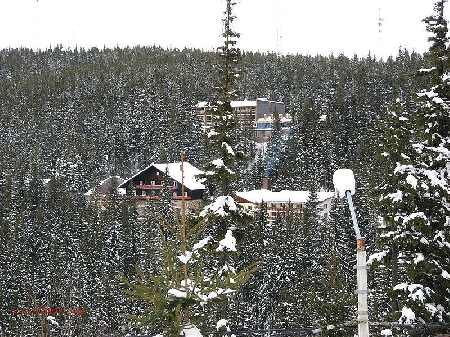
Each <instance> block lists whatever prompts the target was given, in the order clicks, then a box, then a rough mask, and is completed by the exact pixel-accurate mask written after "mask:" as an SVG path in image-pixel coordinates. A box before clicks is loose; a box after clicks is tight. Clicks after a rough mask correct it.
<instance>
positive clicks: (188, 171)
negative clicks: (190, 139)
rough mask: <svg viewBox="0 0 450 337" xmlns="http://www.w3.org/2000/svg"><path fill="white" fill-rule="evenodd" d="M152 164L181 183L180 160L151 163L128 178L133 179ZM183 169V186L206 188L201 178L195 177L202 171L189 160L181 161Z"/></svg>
mask: <svg viewBox="0 0 450 337" xmlns="http://www.w3.org/2000/svg"><path fill="white" fill-rule="evenodd" d="M152 166H154V167H155V168H156V169H158V170H159V171H161V172H163V173H166V170H167V173H168V175H169V177H171V178H172V179H173V180H176V181H177V182H179V183H181V180H182V179H181V178H182V177H181V173H182V172H181V162H175V163H164V164H155V163H153V164H151V165H150V166H148V167H146V168H145V169H143V170H142V171H140V172H138V173H136V174H135V175H134V176H133V177H131V178H130V179H128V180H127V181H129V180H132V179H134V178H135V177H137V176H139V175H140V174H142V173H143V172H145V171H146V170H148V169H149V168H150V167H152ZM183 171H184V186H185V187H187V188H189V189H190V190H204V189H206V187H205V185H203V183H202V182H201V180H199V179H197V178H196V176H197V175H199V174H203V171H202V170H200V169H198V168H196V167H195V166H193V165H192V164H190V163H189V162H184V163H183Z"/></svg>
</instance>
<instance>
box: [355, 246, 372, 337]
mask: <svg viewBox="0 0 450 337" xmlns="http://www.w3.org/2000/svg"><path fill="white" fill-rule="evenodd" d="M356 282H357V286H358V288H357V290H356V293H357V294H358V336H359V337H368V336H369V308H368V305H367V294H368V292H369V291H368V290H367V261H366V239H365V238H359V239H357V240H356Z"/></svg>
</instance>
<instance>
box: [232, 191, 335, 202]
mask: <svg viewBox="0 0 450 337" xmlns="http://www.w3.org/2000/svg"><path fill="white" fill-rule="evenodd" d="M309 194H310V193H309V191H289V190H283V191H280V192H273V191H270V190H266V189H261V190H252V191H246V192H236V195H237V196H238V197H240V198H242V199H245V200H248V201H249V202H252V203H254V204H259V203H261V202H263V201H264V202H277V203H289V202H291V203H306V202H307V201H308V198H309ZM333 196H334V192H317V197H318V200H319V202H323V201H325V200H327V199H330V198H332V197H333Z"/></svg>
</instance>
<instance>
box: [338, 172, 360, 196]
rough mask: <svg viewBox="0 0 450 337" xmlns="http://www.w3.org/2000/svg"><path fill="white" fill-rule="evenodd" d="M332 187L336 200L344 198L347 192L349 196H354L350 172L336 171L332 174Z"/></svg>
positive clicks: (353, 180)
mask: <svg viewBox="0 0 450 337" xmlns="http://www.w3.org/2000/svg"><path fill="white" fill-rule="evenodd" d="M333 185H334V189H335V191H336V196H337V197H338V198H345V197H346V192H347V191H350V193H351V195H353V194H355V177H354V176H353V172H352V170H349V169H339V170H336V171H335V172H334V174H333Z"/></svg>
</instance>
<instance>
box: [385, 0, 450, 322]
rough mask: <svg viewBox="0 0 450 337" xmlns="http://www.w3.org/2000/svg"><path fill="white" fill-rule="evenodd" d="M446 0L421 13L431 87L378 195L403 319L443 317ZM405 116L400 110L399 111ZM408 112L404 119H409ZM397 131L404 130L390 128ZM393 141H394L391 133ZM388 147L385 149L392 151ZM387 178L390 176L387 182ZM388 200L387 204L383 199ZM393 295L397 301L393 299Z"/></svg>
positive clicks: (446, 212) (441, 319)
mask: <svg viewBox="0 0 450 337" xmlns="http://www.w3.org/2000/svg"><path fill="white" fill-rule="evenodd" d="M444 3H445V1H438V2H437V3H436V5H435V11H436V15H435V16H432V17H429V18H427V19H425V22H426V23H427V24H428V26H427V29H428V30H429V31H430V32H432V33H433V37H432V38H431V39H430V41H431V42H432V46H431V47H430V51H429V53H428V55H427V57H428V59H429V60H430V62H431V63H432V65H433V67H432V68H431V69H427V70H422V71H421V73H422V74H424V73H425V74H427V75H429V77H430V79H431V83H432V87H431V88H428V89H426V90H423V91H421V92H420V93H419V94H418V98H417V109H416V111H414V114H412V116H411V120H410V123H411V124H410V127H409V128H408V129H407V133H406V137H407V138H406V142H405V143H406V144H405V146H404V148H403V149H400V152H399V153H400V157H401V158H398V159H399V160H398V161H396V162H395V168H394V169H393V170H391V171H388V172H387V181H388V185H387V188H386V189H385V190H383V192H384V193H382V194H381V195H382V197H381V198H382V200H384V201H385V202H384V204H383V207H384V208H382V210H383V213H382V214H383V218H384V227H383V228H382V234H381V235H380V237H381V238H382V239H383V240H386V241H387V242H388V243H387V244H388V245H389V246H390V247H392V248H393V249H395V250H396V252H394V253H393V254H389V253H388V251H386V250H384V251H383V252H384V253H382V254H385V256H389V257H392V256H394V258H395V261H394V262H396V263H397V264H394V265H393V266H392V275H393V276H394V277H395V278H396V279H394V280H393V281H394V282H393V289H392V295H391V296H392V297H393V298H394V299H395V302H393V303H394V305H393V306H392V309H393V311H395V316H396V317H400V319H401V320H402V321H408V322H409V321H425V322H430V321H435V322H447V321H448V320H449V315H450V314H449V312H448V309H447V308H448V307H449V299H450V294H449V293H448V289H450V287H449V286H450V284H449V282H450V281H449V279H450V278H449V277H448V272H447V269H446V268H447V266H448V265H449V260H448V256H449V251H448V250H449V247H450V245H449V244H448V243H449V241H450V238H449V236H448V233H449V231H448V227H449V225H450V224H449V218H450V212H449V209H450V207H449V204H448V200H449V189H448V176H449V167H448V162H449V150H448V149H449V139H450V138H449V130H450V129H449V118H448V117H449V112H448V111H449V108H448V102H449V99H450V91H449V88H450V86H449V82H448V76H447V73H448V64H449V63H448V59H449V50H448V49H447V47H445V46H446V43H447V21H446V20H445V19H444V17H443V9H444ZM406 118H407V117H405V119H406ZM408 120H409V119H408ZM393 136H394V137H395V138H396V139H404V138H402V137H404V136H403V134H400V133H399V132H398V130H397V132H394V134H393ZM394 144H398V141H394ZM393 150H394V149H393V148H388V149H387V152H388V153H389V154H390V151H393ZM389 182H392V183H389ZM389 203H391V204H392V206H389ZM396 303H398V305H397V304H396Z"/></svg>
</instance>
